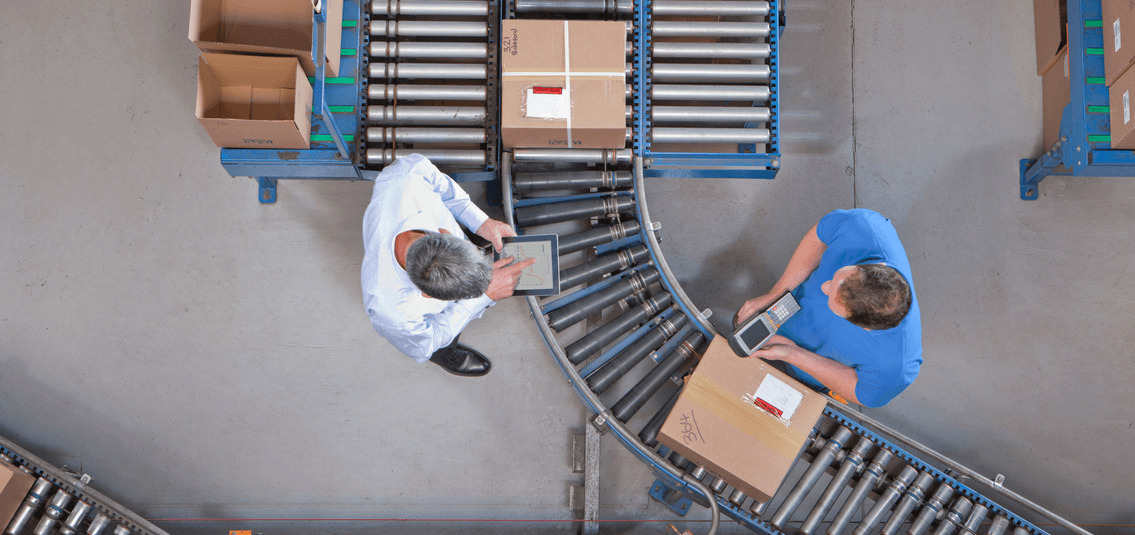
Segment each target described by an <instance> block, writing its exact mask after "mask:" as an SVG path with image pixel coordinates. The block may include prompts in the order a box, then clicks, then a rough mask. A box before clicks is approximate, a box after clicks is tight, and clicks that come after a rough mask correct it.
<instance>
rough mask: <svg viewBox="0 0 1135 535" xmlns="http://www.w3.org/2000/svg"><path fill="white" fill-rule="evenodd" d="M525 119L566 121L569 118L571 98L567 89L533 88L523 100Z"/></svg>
mask: <svg viewBox="0 0 1135 535" xmlns="http://www.w3.org/2000/svg"><path fill="white" fill-rule="evenodd" d="M524 116H525V117H533V118H536V119H567V118H569V117H570V116H571V98H569V95H568V90H567V88H562V87H533V88H529V89H528V95H527V99H526V100H525V111H524Z"/></svg>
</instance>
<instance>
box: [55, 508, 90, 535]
mask: <svg viewBox="0 0 1135 535" xmlns="http://www.w3.org/2000/svg"><path fill="white" fill-rule="evenodd" d="M90 512H91V504H89V503H87V502H84V501H82V500H79V503H76V504H75V507H74V508H73V509H71V514H70V515H69V516H68V517H67V521H66V522H64V523H63V525H62V526H59V533H61V534H62V535H75V534H76V533H78V532H79V526H80V525H82V523H83V521H84V520H86V519H87V513H90Z"/></svg>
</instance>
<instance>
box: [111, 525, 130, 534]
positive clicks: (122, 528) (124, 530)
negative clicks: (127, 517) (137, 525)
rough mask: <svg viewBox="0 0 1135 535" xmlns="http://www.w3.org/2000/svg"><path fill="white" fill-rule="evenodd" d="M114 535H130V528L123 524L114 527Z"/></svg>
mask: <svg viewBox="0 0 1135 535" xmlns="http://www.w3.org/2000/svg"><path fill="white" fill-rule="evenodd" d="M114 535H130V528H128V527H126V526H123V525H122V524H119V525H117V526H114Z"/></svg>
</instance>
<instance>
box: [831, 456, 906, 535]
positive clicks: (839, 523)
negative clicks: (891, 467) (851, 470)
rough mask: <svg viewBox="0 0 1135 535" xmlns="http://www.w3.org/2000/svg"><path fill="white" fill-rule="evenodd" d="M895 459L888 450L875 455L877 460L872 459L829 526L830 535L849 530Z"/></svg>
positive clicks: (838, 534)
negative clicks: (858, 512)
mask: <svg viewBox="0 0 1135 535" xmlns="http://www.w3.org/2000/svg"><path fill="white" fill-rule="evenodd" d="M894 457H895V454H893V453H891V451H890V450H888V449H886V448H883V449H881V450H879V453H876V454H875V458H874V459H871V464H869V465H867V469H866V470H864V471H863V475H861V476H859V482H858V483H856V484H855V489H854V490H852V491H851V494H849V495H848V496H847V501H846V502H843V507H841V508H840V510H839V512H838V513H836V515H835V518H833V519H832V523H831V525H830V526H828V535H840V534H841V533H843V530H845V529H847V524H848V523H849V522H851V517H852V516H853V515H854V514H855V513H856V512H857V511H859V507H860V506H861V505H863V500H864V499H866V498H867V494H869V493H870V492H871V491H872V490H873V489H874V488H875V487H877V486H878V485H879V482H880V481H881V478H882V477H883V474H884V473H885V472H886V469H887V465H888V464H890V462H891V459H893V458H894Z"/></svg>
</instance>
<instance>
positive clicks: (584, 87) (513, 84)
mask: <svg viewBox="0 0 1135 535" xmlns="http://www.w3.org/2000/svg"><path fill="white" fill-rule="evenodd" d="M625 44H626V26H625V25H624V24H623V23H622V22H614V21H583V20H573V21H564V20H554V21H553V20H505V21H502V22H501V58H502V59H501V141H502V142H503V143H504V146H505V147H508V148H513V147H539V148H565V149H566V148H598V149H616V148H618V149H621V148H623V147H625V146H626V130H627V121H626V93H625V92H626V83H627V82H626V77H625V74H624V73H625V65H626V56H625Z"/></svg>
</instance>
